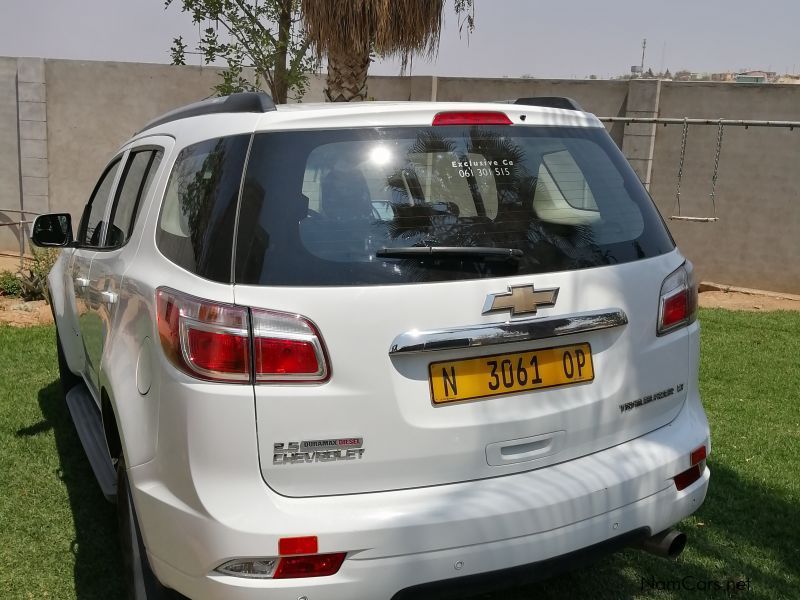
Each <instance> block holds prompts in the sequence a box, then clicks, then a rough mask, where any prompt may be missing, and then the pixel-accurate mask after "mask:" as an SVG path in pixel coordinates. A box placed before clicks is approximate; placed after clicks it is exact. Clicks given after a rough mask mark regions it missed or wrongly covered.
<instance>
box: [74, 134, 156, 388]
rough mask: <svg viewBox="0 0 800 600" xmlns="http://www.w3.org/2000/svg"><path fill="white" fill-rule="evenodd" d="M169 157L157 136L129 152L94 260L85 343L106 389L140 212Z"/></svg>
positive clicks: (95, 380) (94, 374)
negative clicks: (106, 363)
mask: <svg viewBox="0 0 800 600" xmlns="http://www.w3.org/2000/svg"><path fill="white" fill-rule="evenodd" d="M163 156H164V148H163V146H162V145H158V144H154V143H153V141H152V138H148V142H147V143H146V144H145V145H139V146H135V147H132V148H130V149H129V150H128V151H127V153H126V154H125V156H124V157H123V161H122V164H123V166H122V168H121V174H120V177H119V182H118V183H117V185H116V186H115V191H114V193H113V195H112V198H113V201H112V203H111V206H110V211H109V217H108V225H107V227H106V230H105V233H104V235H103V238H102V243H101V244H100V245H99V246H98V248H97V251H96V252H95V254H94V256H93V258H92V262H91V266H90V270H89V277H88V279H89V283H88V286H87V297H88V298H89V302H88V310H89V313H90V315H91V316H90V318H89V319H88V322H90V323H91V327H90V328H87V331H86V333H85V336H86V343H85V346H86V351H87V362H89V363H90V364H91V365H92V366H93V372H92V377H93V384H94V386H95V389H97V390H99V389H100V387H101V384H100V378H101V365H102V358H103V353H104V350H105V347H106V344H107V342H108V339H109V337H110V335H111V330H112V324H113V322H114V318H115V315H116V313H117V311H118V309H119V306H120V304H121V298H120V289H121V285H122V280H123V277H124V274H125V271H126V270H127V267H128V265H129V264H130V262H131V260H132V259H133V258H134V256H135V255H136V250H137V248H138V238H137V241H136V242H134V241H132V240H133V238H134V231H135V228H136V224H137V222H138V219H137V216H138V215H139V213H140V211H141V209H142V206H143V205H144V204H145V200H146V199H147V198H148V194H149V192H150V190H151V188H152V183H153V181H154V178H155V175H156V174H157V172H158V167H159V165H160V163H161V159H162V157H163Z"/></svg>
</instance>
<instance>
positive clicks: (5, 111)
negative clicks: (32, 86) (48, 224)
mask: <svg viewBox="0 0 800 600" xmlns="http://www.w3.org/2000/svg"><path fill="white" fill-rule="evenodd" d="M18 139H19V136H18V134H17V59H15V58H0V140H2V141H1V142H0V208H14V209H19V208H20V206H21V204H20V179H19V145H18V144H19V142H18ZM18 218H19V216H18V215H15V214H12V213H3V212H0V223H8V222H10V221H15V220H18ZM18 248H19V231H18V228H17V227H7V226H0V249H10V250H17V249H18Z"/></svg>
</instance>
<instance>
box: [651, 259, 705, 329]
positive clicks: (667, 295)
mask: <svg viewBox="0 0 800 600" xmlns="http://www.w3.org/2000/svg"><path fill="white" fill-rule="evenodd" d="M696 316H697V284H696V283H695V281H694V269H693V268H692V263H690V262H689V261H686V262H685V263H683V264H682V265H681V266H680V267H678V268H677V269H676V270H675V271H673V272H672V273H670V274H669V275H668V276H667V278H666V279H664V282H663V283H662V284H661V292H660V295H659V300H658V328H657V332H656V333H657V334H658V335H664V334H667V333H670V332H671V331H674V330H676V329H679V328H680V327H684V326H686V325H689V324H690V323H693V322H694V320H695V318H696Z"/></svg>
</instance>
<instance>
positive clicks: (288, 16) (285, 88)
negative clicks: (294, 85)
mask: <svg viewBox="0 0 800 600" xmlns="http://www.w3.org/2000/svg"><path fill="white" fill-rule="evenodd" d="M280 7H281V13H280V16H279V17H278V47H277V48H276V52H275V70H274V72H273V74H274V77H273V85H272V86H271V88H270V91H271V92H272V99H273V100H274V101H275V102H277V103H278V104H286V100H287V97H288V95H289V74H288V72H287V70H286V54H287V50H288V48H289V35H290V33H291V28H292V12H291V7H292V3H291V0H283V1H282V2H281V4H280Z"/></svg>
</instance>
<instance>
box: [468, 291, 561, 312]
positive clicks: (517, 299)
mask: <svg viewBox="0 0 800 600" xmlns="http://www.w3.org/2000/svg"><path fill="white" fill-rule="evenodd" d="M557 297H558V288H550V289H546V290H534V289H533V286H532V285H516V286H509V288H508V291H507V292H503V293H502V294H489V295H488V296H487V297H486V303H485V304H484V305H483V314H487V313H492V312H499V311H503V310H510V311H511V316H512V317H513V316H515V315H525V314H536V309H537V308H546V307H548V306H554V305H555V303H556V298H557Z"/></svg>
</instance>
